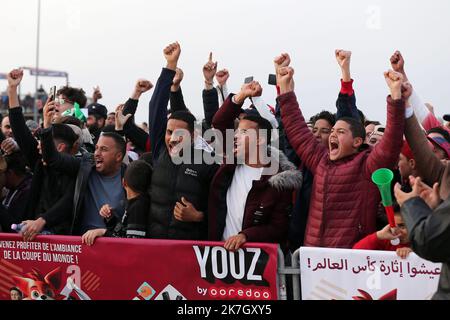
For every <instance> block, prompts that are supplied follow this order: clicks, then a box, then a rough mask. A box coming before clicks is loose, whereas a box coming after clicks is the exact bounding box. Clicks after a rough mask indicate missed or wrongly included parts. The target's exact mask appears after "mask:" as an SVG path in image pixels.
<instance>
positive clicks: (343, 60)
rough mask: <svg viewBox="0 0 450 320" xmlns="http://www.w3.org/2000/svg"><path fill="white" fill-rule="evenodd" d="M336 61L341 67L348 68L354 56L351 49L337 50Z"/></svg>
mask: <svg viewBox="0 0 450 320" xmlns="http://www.w3.org/2000/svg"><path fill="white" fill-rule="evenodd" d="M334 53H335V56H336V61H337V63H338V64H339V66H340V67H341V68H346V67H349V66H350V60H351V58H352V52H351V51H345V50H336V51H335V52H334Z"/></svg>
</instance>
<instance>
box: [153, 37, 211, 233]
mask: <svg viewBox="0 0 450 320" xmlns="http://www.w3.org/2000/svg"><path fill="white" fill-rule="evenodd" d="M180 52H181V50H180V46H179V44H178V43H176V44H172V45H169V46H168V47H167V48H166V49H165V50H164V55H165V58H166V60H167V67H166V68H164V69H163V70H162V73H161V76H160V78H159V79H158V82H157V84H156V87H155V92H154V94H153V97H152V99H151V101H150V113H149V124H150V143H151V149H152V155H153V164H154V170H153V176H152V183H151V209H150V212H149V218H148V222H147V225H148V230H147V235H148V236H149V237H150V238H153V239H176V240H205V239H206V238H207V218H208V214H207V208H208V194H209V187H210V183H211V180H212V178H213V177H214V174H215V173H216V171H217V169H218V165H217V164H206V163H205V162H204V160H203V159H204V153H205V152H206V151H204V150H199V149H196V148H195V147H194V144H193V141H194V123H195V117H194V116H193V115H192V114H191V113H189V112H187V111H176V112H174V113H172V114H171V116H170V118H169V120H168V119H167V104H168V102H169V97H170V88H171V86H172V84H173V78H174V77H175V70H176V67H177V63H178V58H179V56H180ZM181 131H182V132H183V133H181V135H180V134H178V133H180V132H181ZM185 150H187V151H190V156H187V155H186V154H182V152H184V151H185ZM181 158H182V159H183V160H181ZM194 159H201V161H193V160H194Z"/></svg>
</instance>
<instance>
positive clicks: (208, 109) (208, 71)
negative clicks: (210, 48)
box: [202, 52, 229, 128]
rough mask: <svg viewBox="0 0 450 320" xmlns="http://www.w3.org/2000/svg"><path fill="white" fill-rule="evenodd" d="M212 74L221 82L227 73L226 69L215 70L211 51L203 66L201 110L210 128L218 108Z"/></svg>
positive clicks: (217, 95) (217, 94)
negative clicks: (203, 83) (203, 86)
mask: <svg viewBox="0 0 450 320" xmlns="http://www.w3.org/2000/svg"><path fill="white" fill-rule="evenodd" d="M214 76H216V79H219V80H218V81H219V82H220V83H222V84H224V83H226V81H227V79H228V77H229V74H228V71H226V70H222V71H220V75H219V73H218V72H217V62H214V61H213V57H212V52H211V53H210V54H209V59H208V62H207V63H206V64H205V65H204V66H203V77H204V79H205V89H204V90H203V93H202V98H203V112H204V114H205V121H206V125H207V126H208V128H211V126H212V122H213V118H214V116H215V115H216V113H217V111H218V110H219V92H218V91H217V90H216V88H214ZM224 100H225V99H224Z"/></svg>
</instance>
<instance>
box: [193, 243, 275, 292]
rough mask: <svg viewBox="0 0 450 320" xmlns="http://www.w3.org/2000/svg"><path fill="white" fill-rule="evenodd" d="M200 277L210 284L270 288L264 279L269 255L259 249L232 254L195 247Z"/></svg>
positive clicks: (223, 249) (222, 250)
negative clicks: (237, 284)
mask: <svg viewBox="0 0 450 320" xmlns="http://www.w3.org/2000/svg"><path fill="white" fill-rule="evenodd" d="M193 248H194V251H195V255H196V257H197V262H198V265H199V267H200V275H201V277H202V278H203V279H205V280H206V281H208V282H209V283H215V282H216V280H221V281H223V282H225V283H226V284H232V283H235V282H236V281H239V282H240V283H242V284H244V285H250V284H252V285H256V286H268V285H269V283H268V281H267V280H265V279H264V278H263V274H264V270H265V269H266V266H267V263H268V261H269V255H268V254H267V253H266V252H265V251H264V250H261V249H259V248H246V249H239V250H238V251H236V252H231V251H228V250H226V249H225V248H223V247H203V248H202V247H199V246H194V247H193Z"/></svg>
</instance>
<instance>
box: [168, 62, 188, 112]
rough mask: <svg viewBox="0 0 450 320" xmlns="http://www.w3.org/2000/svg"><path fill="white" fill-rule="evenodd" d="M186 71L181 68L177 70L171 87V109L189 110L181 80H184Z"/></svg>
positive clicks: (173, 110) (174, 110)
mask: <svg viewBox="0 0 450 320" xmlns="http://www.w3.org/2000/svg"><path fill="white" fill-rule="evenodd" d="M183 78H184V72H183V70H181V69H180V68H177V70H176V71H175V78H173V82H172V86H171V87H170V111H172V112H176V111H187V110H188V108H187V107H186V103H184V97H183V90H181V81H183Z"/></svg>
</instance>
